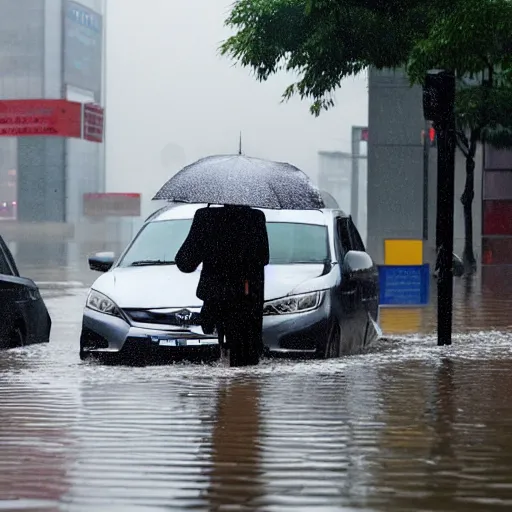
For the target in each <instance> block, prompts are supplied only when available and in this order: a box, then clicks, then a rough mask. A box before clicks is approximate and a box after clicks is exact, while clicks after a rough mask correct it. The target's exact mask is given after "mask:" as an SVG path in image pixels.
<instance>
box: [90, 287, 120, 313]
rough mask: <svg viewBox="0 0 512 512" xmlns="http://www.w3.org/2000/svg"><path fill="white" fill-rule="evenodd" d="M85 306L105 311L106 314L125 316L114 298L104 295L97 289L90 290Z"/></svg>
mask: <svg viewBox="0 0 512 512" xmlns="http://www.w3.org/2000/svg"><path fill="white" fill-rule="evenodd" d="M85 307H87V308H89V309H92V310H93V311H98V312H99V313H104V314H105V315H112V316H117V317H119V318H123V315H122V314H121V311H120V310H119V308H118V307H117V305H116V303H115V302H114V301H113V300H112V299H109V298H108V297H107V296H106V295H103V294H102V293H100V292H97V291H96V290H91V291H90V292H89V295H88V296H87V302H86V303H85Z"/></svg>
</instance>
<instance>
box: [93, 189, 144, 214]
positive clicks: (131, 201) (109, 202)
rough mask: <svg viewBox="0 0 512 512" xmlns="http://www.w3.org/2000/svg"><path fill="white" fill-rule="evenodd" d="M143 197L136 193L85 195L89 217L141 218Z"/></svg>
mask: <svg viewBox="0 0 512 512" xmlns="http://www.w3.org/2000/svg"><path fill="white" fill-rule="evenodd" d="M140 204H141V195H140V194H135V193H107V194H84V215H85V216H87V217H139V216H140Z"/></svg>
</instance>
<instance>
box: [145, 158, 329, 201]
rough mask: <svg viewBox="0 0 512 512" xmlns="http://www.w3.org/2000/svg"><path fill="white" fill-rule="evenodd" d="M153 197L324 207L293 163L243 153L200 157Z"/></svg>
mask: <svg viewBox="0 0 512 512" xmlns="http://www.w3.org/2000/svg"><path fill="white" fill-rule="evenodd" d="M153 200H167V201H177V202H182V203H211V204H231V205H245V206H252V207H255V208H272V209H283V210H316V209H318V208H324V207H325V205H324V201H323V199H322V195H321V194H320V191H319V190H318V189H317V188H316V187H315V186H314V185H313V183H312V182H311V181H310V179H309V178H308V177H307V176H306V174H304V173H303V172H302V171H301V170H300V169H298V168H297V167H294V166H293V165H291V164H287V163H282V162H272V161H270V160H261V159H259V158H249V157H247V156H244V155H216V156H209V157H206V158H202V159H201V160H198V161H197V162H195V163H193V164H190V165H188V166H186V167H184V168H183V169H182V170H181V171H180V172H178V173H177V174H176V175H175V176H173V177H172V178H171V179H170V180H169V181H167V183H166V184H165V185H164V186H163V187H162V188H161V189H160V190H159V191H158V192H157V194H156V195H155V197H153Z"/></svg>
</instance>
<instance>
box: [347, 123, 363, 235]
mask: <svg viewBox="0 0 512 512" xmlns="http://www.w3.org/2000/svg"><path fill="white" fill-rule="evenodd" d="M360 148H361V128H360V127H358V126H352V183H351V194H350V214H351V215H352V220H353V221H354V224H355V225H356V226H357V225H358V220H359V219H358V218H359V156H360V151H361V149H360Z"/></svg>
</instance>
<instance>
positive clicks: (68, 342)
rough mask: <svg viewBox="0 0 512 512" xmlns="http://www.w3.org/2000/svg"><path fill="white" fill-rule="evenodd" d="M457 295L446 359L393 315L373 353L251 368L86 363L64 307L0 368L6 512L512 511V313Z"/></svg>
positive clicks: (411, 317)
mask: <svg viewBox="0 0 512 512" xmlns="http://www.w3.org/2000/svg"><path fill="white" fill-rule="evenodd" d="M459 288H461V289H458V290H457V301H458V306H457V309H456V314H455V321H454V323H455V330H456V331H458V332H459V333H460V334H458V335H456V336H455V337H454V344H453V345H452V346H451V347H437V346H436V341H435V337H434V336H433V335H432V321H433V320H434V319H435V317H434V310H433V309H432V308H428V309H426V310H393V311H391V310H389V311H386V312H383V315H382V324H383V327H384V329H385V331H386V333H387V334H388V335H390V337H389V339H387V340H386V341H382V342H380V343H379V344H378V345H377V346H376V347H375V349H374V350H373V351H372V352H371V353H369V354H366V355H361V356H354V357H347V358H343V359H337V360H330V361H304V362H293V361H286V360H277V361H271V360H268V361H264V362H263V363H262V364H261V365H260V367H258V368H252V369H229V368H226V367H223V366H222V365H220V364H215V365H212V366H201V365H193V364H186V363H185V364H178V365H174V366H158V367H148V368H128V367H116V366H114V367H112V366H105V365H102V364H99V363H94V362H80V360H79V358H78V336H79V331H80V320H81V311H82V307H83V304H84V301H85V291H84V290H75V291H73V292H70V293H69V294H67V295H64V294H63V293H62V292H58V293H56V294H53V296H49V297H48V298H47V304H48V307H49V309H50V312H51V314H52V317H53V319H54V328H53V339H52V342H51V343H50V345H45V346H35V347H27V348H22V349H16V350H13V351H9V352H4V353H1V354H0V404H1V405H0V510H13V511H18V510H22V511H25V512H28V511H31V512H34V511H45V512H48V511H85V512H93V511H94V512H96V511H97V512H114V511H116V512H117V511H119V512H121V511H122V512H131V511H149V512H151V511H160V510H166V511H174V510H176V511H186V510H195V511H202V510H204V511H223V510H225V511H237V510H240V511H269V512H273V511H276V512H277V511H288V510H289V511H293V512H300V511H305V512H306V511H307V512H324V511H325V512H331V511H389V512H391V511H393V512H395V511H461V512H462V511H464V512H469V511H476V510H479V511H489V510H510V509H511V507H512V334H511V332H512V317H511V316H510V311H511V308H510V305H511V304H512V300H509V299H507V298H506V297H507V296H506V295H503V294H502V295H500V294H498V293H494V294H491V295H488V296H482V294H478V293H476V292H474V291H471V293H468V290H467V289H465V287H464V286H462V285H461V286H460V287H459ZM418 331H420V333H418ZM414 332H416V334H414Z"/></svg>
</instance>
